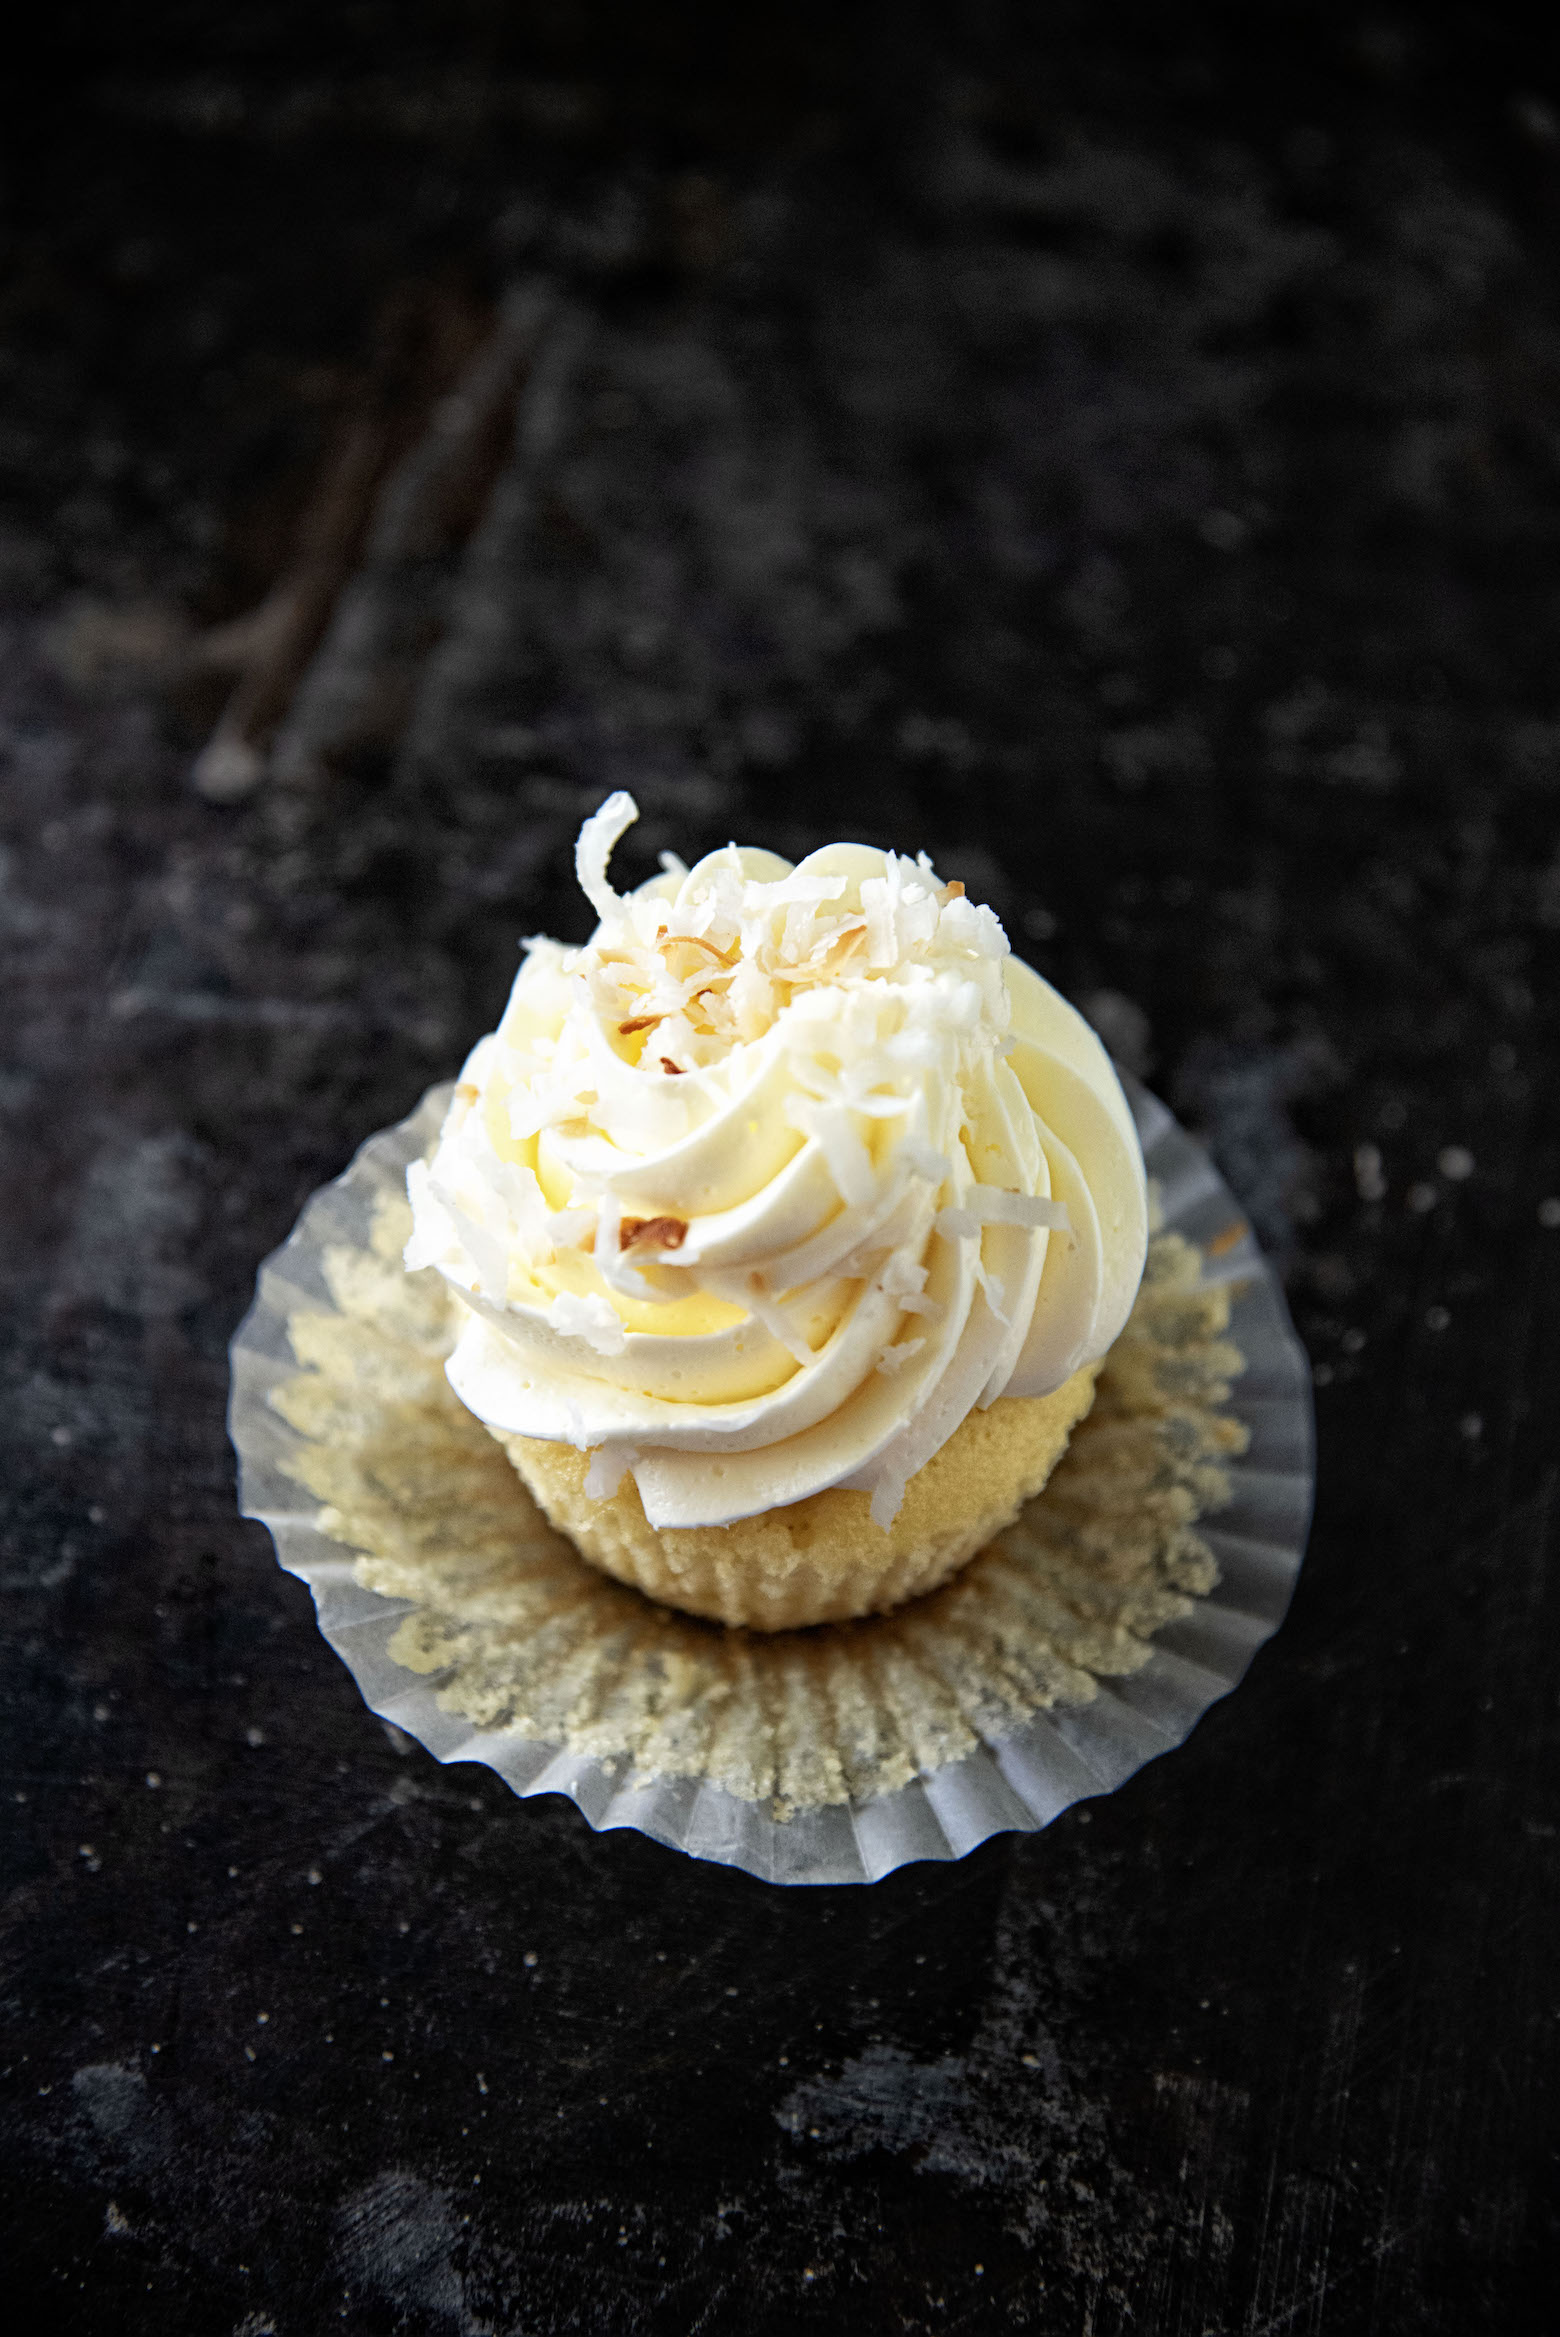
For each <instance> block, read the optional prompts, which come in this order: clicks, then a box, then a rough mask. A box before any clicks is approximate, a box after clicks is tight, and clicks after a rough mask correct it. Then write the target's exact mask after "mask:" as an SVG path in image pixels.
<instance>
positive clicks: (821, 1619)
mask: <svg viewBox="0 0 1560 2337" xmlns="http://www.w3.org/2000/svg"><path fill="white" fill-rule="evenodd" d="M1098 1369H1099V1366H1098V1365H1097V1364H1088V1365H1086V1366H1085V1367H1084V1369H1083V1370H1082V1371H1076V1372H1074V1373H1073V1376H1072V1378H1071V1379H1069V1380H1064V1381H1063V1383H1062V1385H1061V1386H1060V1387H1059V1388H1056V1389H1054V1390H1053V1391H1052V1393H1051V1394H1050V1395H1048V1396H1002V1397H999V1398H998V1400H997V1402H996V1403H994V1404H992V1405H991V1406H990V1407H989V1408H988V1409H987V1410H986V1411H984V1412H981V1411H975V1412H971V1413H969V1414H968V1416H967V1417H966V1418H965V1420H964V1421H963V1423H962V1424H961V1425H960V1426H959V1427H958V1428H957V1429H955V1431H954V1433H953V1435H952V1436H951V1437H950V1438H949V1439H948V1442H947V1443H946V1444H945V1445H944V1446H943V1447H942V1449H941V1450H940V1451H939V1452H936V1453H934V1454H933V1455H932V1458H931V1459H930V1460H929V1461H928V1462H927V1463H926V1466H925V1467H924V1468H923V1469H920V1470H919V1471H918V1472H917V1473H916V1475H915V1476H913V1477H912V1478H911V1479H910V1482H909V1484H908V1485H907V1486H906V1487H905V1497H904V1501H903V1503H902V1505H901V1507H900V1511H899V1515H898V1516H897V1517H896V1518H895V1520H894V1522H893V1524H892V1525H891V1526H889V1527H887V1528H886V1529H885V1528H884V1527H882V1526H876V1525H874V1524H873V1522H872V1514H871V1512H872V1500H871V1496H870V1494H866V1493H855V1492H850V1491H848V1490H846V1489H845V1488H843V1487H838V1486H836V1487H831V1488H830V1489H829V1490H828V1491H827V1492H824V1493H813V1494H810V1495H809V1496H808V1498H807V1499H806V1500H805V1501H797V1502H793V1503H791V1504H790V1506H789V1507H788V1508H785V1509H772V1510H768V1511H766V1512H765V1513H764V1514H763V1515H762V1516H760V1517H750V1518H740V1519H738V1520H737V1521H736V1523H735V1524H733V1525H729V1526H669V1527H666V1528H663V1529H657V1528H656V1527H655V1526H652V1525H651V1524H650V1523H649V1522H648V1520H647V1519H646V1517H645V1513H644V1507H643V1505H642V1503H641V1501H640V1498H639V1488H638V1487H637V1486H636V1485H635V1483H634V1480H633V1478H632V1476H629V1475H625V1476H624V1478H623V1482H622V1484H621V1485H620V1487H619V1488H618V1491H617V1492H616V1493H615V1494H614V1495H613V1496H612V1498H611V1499H610V1500H609V1501H597V1500H593V1499H592V1497H591V1496H590V1495H589V1494H588V1493H587V1492H586V1490H585V1476H586V1471H587V1470H588V1468H589V1466H590V1455H589V1453H588V1452H579V1451H577V1450H576V1449H575V1447H574V1446H573V1445H567V1444H543V1443H541V1442H539V1441H538V1440H537V1439H536V1438H535V1437H529V1436H504V1435H499V1434H498V1431H497V1430H495V1431H493V1433H494V1434H495V1435H497V1436H498V1442H499V1443H500V1444H501V1445H502V1446H503V1448H504V1450H505V1452H506V1453H507V1454H508V1455H509V1458H510V1460H511V1461H512V1463H513V1464H514V1467H515V1469H516V1471H517V1472H518V1474H519V1475H520V1477H521V1478H522V1480H523V1481H524V1483H525V1485H526V1487H527V1489H528V1491H529V1492H530V1493H531V1495H532V1497H533V1499H534V1500H535V1501H536V1502H537V1504H538V1506H539V1507H540V1508H541V1509H542V1510H544V1511H545V1512H546V1515H547V1517H548V1519H549V1521H550V1522H551V1524H553V1525H554V1526H556V1527H557V1528H558V1530H559V1532H560V1533H564V1534H567V1535H568V1537H569V1539H570V1541H571V1542H572V1543H573V1544H574V1546H575V1548H576V1549H577V1550H578V1551H579V1552H580V1554H581V1556H582V1557H585V1558H588V1559H589V1560H590V1561H591V1563H592V1564H593V1565H596V1566H599V1567H600V1568H601V1569H602V1571H603V1573H606V1574H611V1575H615V1576H616V1578H617V1580H618V1581H619V1582H627V1583H632V1584H633V1586H634V1588H635V1589H636V1590H642V1591H644V1592H645V1593H646V1594H647V1595H648V1596H649V1597H650V1598H653V1599H660V1600H661V1601H663V1603H664V1604H665V1605H667V1606H669V1607H681V1608H682V1609H683V1610H684V1611H685V1612H686V1613H688V1614H690V1615H705V1616H708V1617H709V1618H710V1619H711V1620H712V1621H714V1622H717V1623H741V1624H745V1625H746V1626H747V1627H748V1628H749V1629H750V1630H754V1631H791V1630H796V1629H799V1628H800V1627H802V1626H803V1625H805V1624H808V1623H843V1622H846V1621H848V1620H849V1619H850V1618H851V1617H852V1616H855V1615H874V1614H881V1613H883V1612H884V1611H885V1610H887V1609H888V1608H890V1607H897V1606H900V1605H902V1604H903V1602H904V1601H905V1600H906V1599H912V1598H918V1597H919V1596H920V1594H921V1593H922V1592H923V1591H929V1590H935V1589H936V1587H937V1585H938V1584H939V1583H941V1582H946V1581H947V1579H948V1577H949V1575H951V1574H953V1573H956V1572H957V1570H958V1569H959V1567H961V1566H963V1565H965V1564H966V1563H967V1561H968V1560H969V1559H971V1558H973V1557H974V1556H975V1554H976V1552H977V1551H978V1550H982V1549H984V1548H985V1546H986V1544H987V1543H988V1542H989V1541H990V1540H991V1538H992V1536H993V1535H994V1534H999V1533H1000V1532H1001V1531H1002V1529H1003V1527H1004V1526H1007V1525H1011V1524H1012V1522H1013V1520H1014V1518H1015V1517H1016V1516H1017V1515H1018V1513H1019V1510H1020V1509H1021V1508H1022V1507H1023V1505H1024V1503H1025V1502H1026V1501H1030V1500H1032V1499H1033V1497H1034V1496H1035V1494H1037V1493H1038V1492H1039V1491H1040V1488H1041V1487H1042V1486H1043V1485H1044V1483H1045V1481H1046V1479H1047V1478H1048V1477H1049V1476H1050V1474H1051V1471H1052V1470H1053V1469H1054V1468H1055V1466H1056V1464H1057V1462H1058V1461H1059V1460H1060V1459H1061V1457H1062V1454H1063V1453H1064V1452H1065V1451H1066V1449H1067V1439H1068V1437H1069V1436H1070V1435H1071V1433H1072V1431H1073V1428H1074V1426H1075V1425H1076V1423H1077V1422H1078V1421H1079V1420H1081V1419H1082V1418H1083V1416H1084V1414H1085V1413H1086V1412H1087V1411H1088V1409H1089V1406H1090V1405H1091V1404H1092V1403H1093V1401H1094V1382H1095V1376H1096V1374H1097V1372H1098Z"/></svg>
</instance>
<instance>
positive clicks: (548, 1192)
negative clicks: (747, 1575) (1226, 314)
mask: <svg viewBox="0 0 1560 2337" xmlns="http://www.w3.org/2000/svg"><path fill="white" fill-rule="evenodd" d="M636 817H637V811H636V807H635V805H634V804H633V802H632V800H631V798H629V797H628V796H626V795H622V794H618V795H614V796H612V797H610V798H609V800H608V801H607V802H606V803H604V804H603V805H602V807H601V809H600V811H598V812H597V813H596V814H595V816H594V817H593V818H592V819H590V820H587V821H586V823H585V826H584V828H583V829H582V831H581V833H580V839H579V845H578V849H577V853H576V865H577V868H578V871H579V876H580V882H581V884H582V886H583V887H584V890H585V892H586V893H587V895H588V896H589V898H590V901H591V904H592V906H593V907H594V908H595V910H596V912H597V914H598V916H599V917H600V919H601V923H600V925H599V926H598V928H597V930H596V933H595V935H594V936H593V938H592V939H591V941H590V942H589V943H588V944H587V946H586V947H585V948H584V949H580V950H568V949H564V948H563V947H561V946H560V945H559V944H558V943H557V942H553V941H547V940H532V941H529V942H528V943H527V944H526V950H527V955H526V959H525V963H524V964H523V966H522V967H521V970H520V973H519V976H518V978H517V979H516V982H515V986H514V989H513V992H512V993H511V995H510V1000H509V1004H508V1006H507V1008H506V1009H505V1012H504V1017H503V1020H502V1021H501V1023H500V1024H499V1027H498V1029H497V1030H496V1031H495V1032H494V1033H492V1035H491V1036H489V1037H487V1038H485V1039H482V1040H481V1041H479V1043H478V1045H477V1046H476V1048H475V1049H474V1051H473V1053H472V1055H471V1056H470V1058H469V1060H468V1062H467V1063H466V1066H465V1069H464V1071H463V1073H462V1075H461V1080H460V1083H459V1085H458V1086H457V1088H456V1090H455V1096H454V1100H453V1102H452V1104H451V1106H450V1111H449V1116H448V1118H447V1119H446V1121H445V1124H444V1129H443V1132H442V1134H441V1136H440V1139H439V1144H438V1148H437V1150H436V1151H435V1153H434V1155H433V1158H432V1159H431V1161H429V1162H427V1163H417V1164H415V1165H414V1166H413V1167H412V1169H411V1170H410V1171H409V1173H408V1178H407V1184H408V1190H409V1193H410V1196H411V1202H412V1209H413V1217H414V1231H413V1235H412V1239H411V1242H410V1243H409V1245H408V1247H407V1252H406V1262H407V1264H408V1266H409V1267H413V1268H417V1267H423V1266H435V1267H437V1268H438V1270H439V1272H440V1273H441V1274H442V1275H443V1276H444V1277H445V1279H446V1280H447V1281H448V1282H449V1284H450V1285H451V1287H452V1288H453V1289H455V1290H456V1291H458V1292H459V1294H460V1295H461V1297H462V1298H463V1299H464V1300H465V1301H466V1302H467V1304H468V1305H469V1307H470V1309H471V1319H470V1321H469V1322H468V1323H467V1325H466V1327H465V1329H464V1330H463V1332H462V1334H461V1337H460V1339H459V1342H458V1343H457V1345H456V1348H455V1351H454V1353H453V1355H452V1356H451V1358H450V1362H449V1376H450V1381H451V1384H452V1386H453V1387H454V1389H455V1392H456V1394H457V1395H458V1396H459V1397H460V1398H461V1400H462V1401H463V1402H464V1403H465V1404H467V1405H468V1406H469V1407H470V1409H471V1410H472V1411H473V1412H475V1413H476V1414H477V1415H478V1417H479V1418H480V1419H482V1420H484V1421H486V1422H487V1423H488V1425H489V1426H490V1427H492V1428H495V1429H497V1430H500V1431H501V1432H503V1433H506V1434H519V1435H523V1436H531V1437H540V1438H544V1439H548V1440H552V1441H563V1442H567V1443H570V1444H574V1445H577V1446H580V1447H582V1448H593V1449H595V1450H596V1454H597V1457H596V1459H595V1461H594V1462H593V1464H592V1471H591V1477H590V1480H589V1490H590V1491H591V1492H592V1493H594V1494H596V1495H598V1496H606V1495H608V1494H610V1493H612V1492H613V1491H615V1490H616V1487H617V1485H618V1484H619V1482H620V1481H621V1478H622V1473H623V1470H624V1469H625V1468H631V1469H632V1471H633V1474H634V1478H635V1481H636V1483H637V1485H638V1488H639V1492H640V1495H641V1498H642V1500H643V1503H644V1508H645V1515H646V1517H647V1518H648V1519H649V1521H650V1523H651V1524H652V1525H654V1526H658V1527H665V1526H701V1525H725V1524H729V1523H730V1522H732V1521H733V1520H734V1519H737V1518H742V1517H751V1516H755V1515H757V1514H759V1513H760V1512H762V1511H765V1510H769V1509H775V1508H779V1507H783V1506H784V1505H785V1504H787V1503H790V1502H794V1501H800V1500H802V1499H803V1498H804V1497H805V1496H806V1495H808V1494H810V1493H816V1492H820V1491H822V1490H823V1489H824V1488H825V1487H827V1486H831V1485H850V1486H857V1487H861V1488H863V1489H867V1490H870V1491H871V1493H872V1496H873V1501H872V1514H873V1516H874V1518H876V1519H877V1520H878V1522H879V1523H880V1524H887V1523H889V1522H890V1521H891V1520H892V1518H893V1517H894V1516H895V1514H896V1513H897V1511H898V1508H899V1504H900V1500H901V1498H902V1496H903V1492H904V1487H905V1484H906V1482H907V1481H908V1479H909V1478H910V1477H911V1476H913V1475H914V1473H915V1471H916V1470H917V1469H919V1468H920V1467H921V1466H922V1464H923V1463H924V1462H926V1461H927V1460H929V1459H930V1457H931V1455H932V1454H933V1453H934V1452H936V1451H937V1450H938V1449H939V1447H940V1446H941V1445H942V1444H944V1443H945V1442H946V1440H947V1439H948V1438H949V1437H950V1436H951V1435H952V1434H953V1432H954V1430H955V1429H956V1428H957V1427H958V1425H959V1423H960V1422H961V1421H962V1420H963V1419H964V1418H965V1416H966V1414H967V1413H968V1412H969V1411H970V1410H971V1409H972V1408H973V1407H974V1406H975V1405H977V1404H981V1405H984V1404H989V1403H991V1402H993V1401H994V1400H995V1398H996V1397H998V1396H1001V1395H1023V1396H1031V1395H1044V1394H1046V1393H1048V1392H1049V1390H1051V1389H1052V1388H1055V1387H1059V1386H1060V1385H1061V1383H1062V1381H1063V1380H1065V1379H1066V1378H1068V1377H1069V1376H1070V1374H1071V1373H1073V1372H1074V1371H1076V1370H1077V1369H1078V1368H1079V1367H1080V1365H1082V1364H1085V1363H1088V1362H1092V1361H1094V1360H1095V1359H1096V1358H1098V1357H1099V1356H1101V1355H1103V1354H1104V1352H1105V1350H1106V1348H1107V1347H1108V1346H1109V1345H1110V1343H1111V1341H1112V1340H1113V1339H1114V1338H1115V1336H1116V1334H1117V1332H1118V1331H1119V1330H1120V1328H1121V1326H1122V1324H1123V1322H1124V1321H1125V1320H1126V1316H1127V1313H1128V1311H1129V1309H1130V1307H1131V1304H1132V1300H1133V1298H1134V1296H1135V1294H1136V1291H1137V1287H1138V1282H1139V1279H1140V1277H1141V1274H1142V1269H1143V1256H1144V1248H1145V1244H1146V1240H1147V1205H1146V1192H1145V1186H1144V1177H1143V1160H1142V1154H1141V1151H1140V1149H1139V1146H1138V1142H1137V1136H1136V1133H1135V1130H1134V1128H1133V1123H1132V1116H1131V1113H1130V1111H1129V1109H1128V1107H1127V1102H1126V1098H1125V1097H1124V1096H1123V1094H1122V1092H1121V1087H1120V1084H1119V1082H1118V1081H1117V1079H1116V1075H1115V1073H1114V1071H1113V1070H1112V1069H1111V1066H1110V1062H1109V1059H1108V1057H1107V1056H1106V1054H1105V1051H1104V1049H1103V1048H1102V1047H1101V1045H1100V1043H1099V1041H1098V1040H1097V1039H1096V1038H1095V1036H1094V1034H1093V1032H1092V1031H1091V1030H1090V1029H1089V1028H1088V1026H1087V1024H1086V1023H1085V1022H1084V1021H1083V1020H1082V1018H1081V1016H1079V1015H1078V1014H1077V1013H1076V1012H1075V1011H1074V1009H1073V1008H1072V1007H1070V1006H1069V1005H1068V1004H1067V1003H1066V1001H1065V1000H1064V999H1063V998H1061V997H1060V996H1059V995H1058V993H1057V992H1056V991H1055V990H1053V989H1052V988H1051V987H1050V985H1049V984H1048V983H1046V982H1043V981H1042V980H1041V979H1040V976H1039V975H1038V974H1036V973H1034V972H1032V971H1031V969H1030V968H1029V967H1028V966H1025V965H1023V964H1022V963H1020V961H1019V960H1017V959H1016V958H1013V957H1012V956H1010V955H1009V952H1008V945H1007V940H1006V937H1005V935H1004V934H1003V931H1002V927H1001V926H1000V924H999V923H998V921H997V919H996V917H995V916H994V915H993V913H992V911H991V910H990V909H987V908H981V907H977V905H976V904H975V903H974V902H972V901H969V900H966V899H965V898H964V897H963V891H962V887H959V886H956V885H943V884H942V883H940V882H939V880H938V878H937V876H936V875H935V873H934V872H933V870H932V868H931V866H930V863H929V862H928V861H927V860H926V858H925V855H924V854H923V855H922V857H921V859H920V860H919V861H910V860H905V859H901V858H900V857H899V856H898V855H896V854H894V853H890V852H880V851H876V850H874V849H870V848H869V847H867V846H865V845H860V844H835V845H830V846H829V847H828V848H827V849H826V850H824V851H821V852H814V853H811V854H809V856H808V858H807V859H805V860H804V861H802V862H801V864H800V865H799V866H798V867H796V868H794V869H793V868H792V867H791V865H790V863H789V862H787V861H784V860H781V859H779V858H777V857H776V856H775V855H774V854H773V853H769V852H759V851H751V850H742V851H739V850H738V849H737V847H736V846H735V845H729V846H727V848H726V849H725V850H724V851H721V852H716V853H712V854H711V855H710V857H709V858H708V859H706V860H702V861H700V863H699V865H698V866H697V867H696V868H694V869H691V870H687V869H684V868H683V867H682V866H681V865H680V864H678V863H675V862H672V861H671V860H670V857H669V856H668V859H667V865H666V873H665V874H663V875H662V876H660V877H657V878H655V879H654V880H653V881H652V882H651V883H649V884H647V885H644V886H643V887H641V889H640V890H639V891H638V892H636V893H633V894H631V895H629V896H628V897H627V898H626V899H620V898H619V897H618V895H617V894H615V893H614V892H613V891H612V888H611V886H610V884H609V883H608V881H607V873H606V872H607V861H608V858H609V856H610V853H611V850H612V847H613V845H614V844H615V843H616V842H617V839H618V837H619V836H620V835H621V834H622V832H623V830H624V829H625V828H626V827H627V826H628V825H629V824H630V822H631V821H632V820H633V819H635V818H636Z"/></svg>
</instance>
